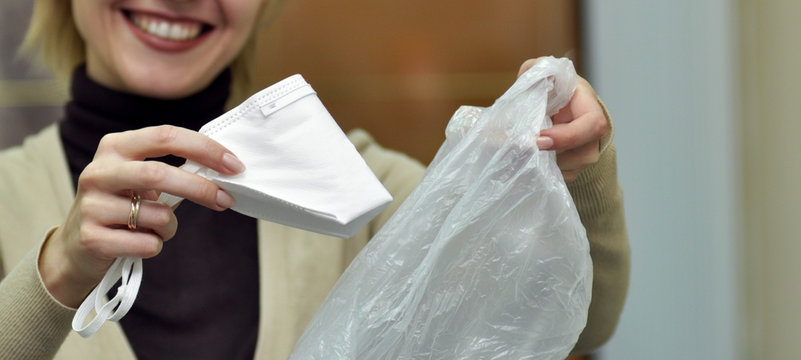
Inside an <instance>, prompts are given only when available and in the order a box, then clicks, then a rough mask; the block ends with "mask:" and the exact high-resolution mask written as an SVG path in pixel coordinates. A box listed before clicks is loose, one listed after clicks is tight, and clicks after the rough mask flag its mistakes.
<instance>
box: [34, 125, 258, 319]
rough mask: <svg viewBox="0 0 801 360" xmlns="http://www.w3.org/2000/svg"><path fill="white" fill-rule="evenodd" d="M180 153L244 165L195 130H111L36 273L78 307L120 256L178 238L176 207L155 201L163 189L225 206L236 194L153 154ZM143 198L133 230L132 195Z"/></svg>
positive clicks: (150, 251) (146, 253) (229, 168)
mask: <svg viewBox="0 0 801 360" xmlns="http://www.w3.org/2000/svg"><path fill="white" fill-rule="evenodd" d="M165 155H176V156H180V157H183V158H186V159H189V160H192V161H195V162H197V163H200V164H202V165H205V166H207V167H209V168H211V169H214V170H216V171H218V172H220V173H222V174H227V175H233V174H236V173H239V172H242V171H243V170H244V168H245V167H244V165H243V164H242V163H241V162H240V161H239V160H238V159H237V158H236V156H234V155H233V154H232V153H231V152H230V151H229V150H227V149H226V148H225V147H223V146H222V145H220V144H219V143H217V142H216V141H214V140H212V139H210V138H208V137H206V136H204V135H201V134H199V133H197V132H194V131H191V130H187V129H183V128H179V127H174V126H169V125H164V126H156V127H148V128H143V129H139V130H133V131H126V132H122V133H115V134H109V135H106V136H104V137H103V139H101V141H100V144H99V145H98V148H97V152H96V153H95V156H94V158H93V159H92V162H91V163H89V165H88V166H87V167H86V168H85V169H84V171H83V172H82V173H81V175H80V178H79V179H78V186H77V191H76V196H75V201H74V202H73V204H72V208H71V209H70V212H69V214H68V215H67V219H66V221H65V223H64V224H62V225H61V226H60V227H59V228H58V229H56V230H55V231H54V232H53V233H52V234H51V236H50V237H49V238H48V239H47V241H46V242H45V244H44V246H43V248H42V252H41V255H40V258H39V271H40V273H41V274H42V280H43V281H44V284H45V286H46V287H47V289H48V291H49V292H50V293H51V294H52V295H53V296H54V297H55V298H56V299H57V300H59V301H60V302H61V303H62V304H64V305H67V306H70V307H77V306H78V305H80V303H81V302H82V301H83V299H84V298H85V297H86V295H87V294H88V293H89V292H90V291H91V290H92V288H94V286H95V285H97V283H99V282H100V280H101V279H102V278H103V276H104V275H105V272H106V271H107V270H108V268H109V267H110V266H111V264H112V262H113V261H114V260H115V259H116V258H118V257H139V258H150V257H153V256H156V255H157V254H158V253H159V252H161V248H162V245H163V242H164V241H167V240H169V239H170V238H172V237H173V236H174V235H175V231H176V229H177V226H178V221H177V220H176V218H175V214H174V213H173V209H172V208H170V207H169V206H167V205H165V204H161V203H158V202H156V201H155V200H156V199H158V196H159V194H160V193H162V192H167V193H170V194H173V195H177V196H180V197H183V198H185V199H188V200H191V201H193V202H196V203H198V204H200V205H203V206H205V207H208V208H210V209H212V210H217V211H222V210H225V209H227V208H229V207H231V206H233V204H234V199H233V197H231V195H229V194H228V193H226V192H225V191H223V190H222V189H220V187H219V186H217V185H216V184H214V183H213V182H211V181H209V180H207V179H205V178H203V177H201V176H199V175H195V174H191V173H189V172H186V171H183V170H181V169H179V168H176V167H173V166H170V165H167V164H164V163H162V162H159V161H145V159H148V158H155V157H161V156H165ZM134 193H135V194H137V195H139V196H141V202H140V208H139V212H138V216H137V219H136V230H130V229H129V228H128V224H129V219H128V218H129V215H130V214H131V212H132V207H131V204H132V201H133V200H132V194H134Z"/></svg>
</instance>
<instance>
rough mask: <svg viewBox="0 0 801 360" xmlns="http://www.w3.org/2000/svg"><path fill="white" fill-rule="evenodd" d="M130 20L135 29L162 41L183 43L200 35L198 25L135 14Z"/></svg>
mask: <svg viewBox="0 0 801 360" xmlns="http://www.w3.org/2000/svg"><path fill="white" fill-rule="evenodd" d="M131 19H132V20H133V23H134V24H135V25H136V27H138V28H140V29H142V30H143V31H145V32H146V33H148V34H150V35H154V36H158V37H160V38H162V39H168V40H177V41H185V40H191V39H194V38H196V37H197V36H198V35H199V34H200V24H193V23H170V22H168V21H164V20H161V19H156V18H152V17H148V16H142V15H137V14H132V16H131Z"/></svg>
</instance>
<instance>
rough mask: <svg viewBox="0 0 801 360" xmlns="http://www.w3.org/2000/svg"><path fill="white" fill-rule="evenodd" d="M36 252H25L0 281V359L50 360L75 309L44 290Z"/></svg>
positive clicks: (66, 332) (63, 336)
mask: <svg viewBox="0 0 801 360" xmlns="http://www.w3.org/2000/svg"><path fill="white" fill-rule="evenodd" d="M53 230H55V228H54V229H51V231H49V232H48V233H47V235H46V236H50V234H52V231H53ZM39 249H40V247H36V248H34V249H32V250H31V251H29V252H28V254H27V255H25V257H24V258H22V259H21V261H20V262H19V263H18V264H17V266H15V267H14V268H13V269H12V270H11V271H10V272H9V273H8V274H7V275H6V276H5V277H4V278H2V280H0V358H2V359H19V360H27V359H52V358H53V356H54V355H55V353H56V352H57V351H58V349H59V347H61V344H62V343H63V342H64V339H65V338H66V337H67V334H69V331H70V329H71V321H72V317H73V315H74V314H75V310H74V309H70V308H68V307H65V306H63V305H61V303H59V302H58V301H57V300H56V299H55V298H53V296H52V295H50V293H49V292H48V291H47V289H46V288H45V286H44V283H43V282H42V279H41V276H40V275H39V270H38V258H39Z"/></svg>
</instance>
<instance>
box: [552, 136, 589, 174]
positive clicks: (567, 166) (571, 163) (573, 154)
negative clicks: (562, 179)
mask: <svg viewBox="0 0 801 360" xmlns="http://www.w3.org/2000/svg"><path fill="white" fill-rule="evenodd" d="M599 158H600V153H599V151H598V145H597V144H596V143H589V144H586V145H584V146H581V147H579V148H576V149H573V150H570V151H565V152H563V153H561V154H558V155H557V156H556V164H557V165H559V169H560V170H562V171H572V170H578V171H581V170H582V169H584V168H586V167H587V166H590V165H592V164H595V163H596V162H598V159H599Z"/></svg>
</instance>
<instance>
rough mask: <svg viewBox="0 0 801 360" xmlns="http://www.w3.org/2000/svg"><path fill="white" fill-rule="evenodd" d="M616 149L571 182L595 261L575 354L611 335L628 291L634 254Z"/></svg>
mask: <svg viewBox="0 0 801 360" xmlns="http://www.w3.org/2000/svg"><path fill="white" fill-rule="evenodd" d="M615 154H616V153H615V146H614V144H609V145H608V146H606V148H605V149H604V150H603V152H602V153H601V157H600V159H599V161H598V162H597V163H596V164H594V165H592V166H590V167H588V168H586V169H584V170H583V171H582V172H581V173H580V174H579V176H578V178H577V179H576V180H574V181H572V182H571V183H568V189H569V190H570V193H571V195H572V196H573V200H574V202H575V204H576V208H577V210H578V213H579V216H580V217H581V222H582V224H583V225H584V228H585V229H586V230H587V237H588V239H589V242H590V256H591V257H592V265H593V282H592V301H591V302H590V309H589V316H588V319H587V326H586V327H585V328H584V331H583V332H582V333H581V336H579V339H578V342H577V343H576V345H575V347H574V349H573V353H576V354H586V353H590V352H592V351H593V350H595V349H597V348H598V347H600V346H601V345H603V344H604V343H605V342H606V341H607V340H609V338H610V337H612V334H613V333H614V331H615V328H616V327H617V322H618V319H619V318H620V314H621V312H622V311H623V304H624V302H625V299H626V293H627V291H628V284H629V267H630V253H629V243H628V235H627V232H626V224H625V219H624V216H623V195H622V191H621V188H620V184H619V183H618V180H617V165H616V159H615Z"/></svg>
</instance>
